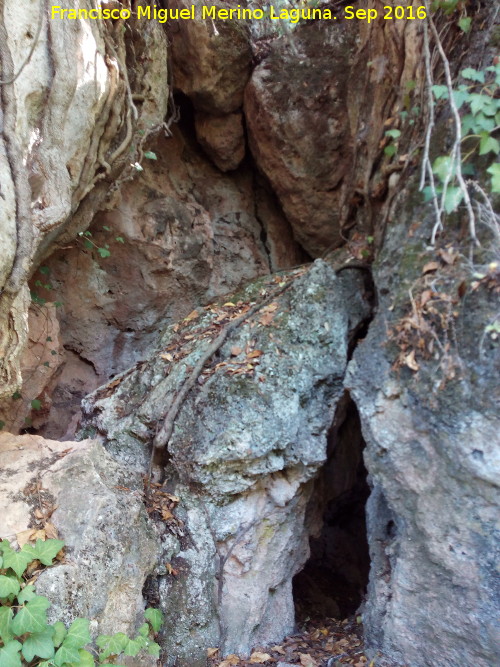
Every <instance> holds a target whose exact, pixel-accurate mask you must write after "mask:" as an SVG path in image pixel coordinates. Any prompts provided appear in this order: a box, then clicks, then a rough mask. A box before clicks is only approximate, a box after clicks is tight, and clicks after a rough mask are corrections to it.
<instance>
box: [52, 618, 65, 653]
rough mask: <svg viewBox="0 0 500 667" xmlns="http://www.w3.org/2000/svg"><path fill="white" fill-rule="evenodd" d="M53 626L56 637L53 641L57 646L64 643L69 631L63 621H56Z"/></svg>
mask: <svg viewBox="0 0 500 667" xmlns="http://www.w3.org/2000/svg"><path fill="white" fill-rule="evenodd" d="M52 627H53V628H54V637H53V638H52V642H53V643H54V646H55V647H56V648H57V647H58V646H61V644H62V643H63V641H64V638H65V637H66V634H67V632H68V631H67V630H66V626H65V625H64V623H63V622H62V621H56V623H54V625H53V626H52Z"/></svg>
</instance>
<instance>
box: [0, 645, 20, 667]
mask: <svg viewBox="0 0 500 667" xmlns="http://www.w3.org/2000/svg"><path fill="white" fill-rule="evenodd" d="M20 650H21V644H20V642H18V641H16V640H14V641H12V642H9V643H8V644H5V646H4V647H3V648H1V649H0V665H2V667H22V665H21V657H20V655H19V651H20Z"/></svg>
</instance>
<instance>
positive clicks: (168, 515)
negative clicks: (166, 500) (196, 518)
mask: <svg viewBox="0 0 500 667" xmlns="http://www.w3.org/2000/svg"><path fill="white" fill-rule="evenodd" d="M161 516H162V518H163V520H164V521H169V520H170V519H173V518H174V515H173V514H172V512H171V511H170V510H166V509H163V510H162V511H161Z"/></svg>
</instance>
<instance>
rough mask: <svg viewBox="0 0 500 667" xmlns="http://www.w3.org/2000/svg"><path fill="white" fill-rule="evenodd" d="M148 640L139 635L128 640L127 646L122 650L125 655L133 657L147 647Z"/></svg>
mask: <svg viewBox="0 0 500 667" xmlns="http://www.w3.org/2000/svg"><path fill="white" fill-rule="evenodd" d="M147 644H148V640H147V639H146V638H145V637H141V635H139V636H138V637H136V638H135V639H129V641H128V644H127V645H126V646H125V648H124V649H123V652H124V653H125V655H131V656H132V657H135V656H136V655H137V654H138V653H139V652H140V651H141V650H142V649H143V648H144V647H145V646H147Z"/></svg>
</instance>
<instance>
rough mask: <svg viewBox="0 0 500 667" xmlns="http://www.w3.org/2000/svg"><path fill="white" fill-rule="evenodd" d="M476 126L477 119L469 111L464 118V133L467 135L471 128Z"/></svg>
mask: <svg viewBox="0 0 500 667" xmlns="http://www.w3.org/2000/svg"><path fill="white" fill-rule="evenodd" d="M475 127H476V119H475V118H474V116H473V115H472V114H471V113H468V114H467V115H465V116H464V117H463V118H462V135H463V136H464V137H465V135H466V134H469V132H470V131H471V130H473V129H474V128H475Z"/></svg>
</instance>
